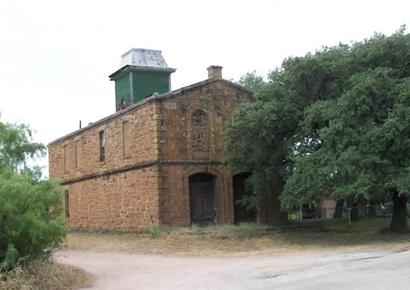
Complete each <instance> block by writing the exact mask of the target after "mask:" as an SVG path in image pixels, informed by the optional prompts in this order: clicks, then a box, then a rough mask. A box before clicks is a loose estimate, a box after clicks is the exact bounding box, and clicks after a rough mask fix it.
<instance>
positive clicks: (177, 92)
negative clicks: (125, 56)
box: [48, 79, 253, 146]
mask: <svg viewBox="0 0 410 290" xmlns="http://www.w3.org/2000/svg"><path fill="white" fill-rule="evenodd" d="M214 82H223V83H225V84H227V85H228V86H231V87H234V88H236V89H238V90H241V91H243V92H245V93H247V94H249V95H250V96H252V95H253V93H252V92H251V91H249V90H247V89H245V88H244V87H242V86H240V85H238V84H235V83H233V82H231V81H228V80H224V79H206V80H204V81H202V82H198V83H195V84H192V85H189V86H186V87H182V88H179V89H177V90H174V91H170V92H167V93H163V94H158V93H154V94H153V95H152V96H150V97H147V98H145V99H143V100H141V101H139V102H138V103H135V104H132V105H130V106H128V107H126V108H125V109H123V110H121V111H118V112H116V113H114V114H111V115H109V116H107V117H105V118H102V119H100V120H98V121H96V122H94V123H91V124H89V125H88V126H86V127H84V128H81V129H79V130H76V131H74V132H71V133H69V134H67V135H64V136H62V137H60V138H58V139H56V140H54V141H51V142H50V143H48V146H50V145H53V144H55V143H57V142H60V141H63V140H65V139H69V138H71V137H74V136H76V135H78V134H80V133H82V132H84V131H87V130H89V129H91V128H94V127H97V126H100V125H102V124H104V123H106V122H108V121H110V120H112V119H115V118H116V117H118V116H121V115H124V114H126V113H128V112H130V111H132V110H134V109H136V108H138V107H141V106H142V105H145V104H147V103H150V102H152V101H154V100H158V99H167V98H172V97H175V96H178V95H181V94H183V93H185V92H189V91H192V90H195V89H198V88H200V87H203V86H206V85H208V84H211V83H214Z"/></svg>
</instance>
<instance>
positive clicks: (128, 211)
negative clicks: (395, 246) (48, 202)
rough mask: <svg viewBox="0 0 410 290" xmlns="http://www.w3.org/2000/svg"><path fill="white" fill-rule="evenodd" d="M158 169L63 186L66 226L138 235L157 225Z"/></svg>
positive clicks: (141, 170)
mask: <svg viewBox="0 0 410 290" xmlns="http://www.w3.org/2000/svg"><path fill="white" fill-rule="evenodd" d="M158 187H159V185H158V168H157V167H150V168H146V169H139V170H132V171H128V172H124V173H120V174H113V175H110V176H102V177H98V178H94V179H89V180H84V181H81V182H76V183H72V184H69V185H66V186H65V188H66V189H67V190H68V192H69V200H70V201H69V202H70V207H69V208H70V218H69V219H68V226H69V227H70V228H75V229H90V230H116V231H125V232H127V231H142V230H146V229H147V228H149V227H150V226H151V225H152V224H158V223H159V209H158Z"/></svg>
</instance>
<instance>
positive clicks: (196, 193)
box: [189, 173, 216, 225]
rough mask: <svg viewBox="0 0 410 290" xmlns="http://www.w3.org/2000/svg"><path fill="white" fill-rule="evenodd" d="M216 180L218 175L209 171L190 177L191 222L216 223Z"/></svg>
mask: <svg viewBox="0 0 410 290" xmlns="http://www.w3.org/2000/svg"><path fill="white" fill-rule="evenodd" d="M215 180H216V177H215V176H214V175H212V174H209V173H197V174H194V175H191V176H190V177H189V205H190V212H191V224H199V225H208V224H215V223H216V202H215Z"/></svg>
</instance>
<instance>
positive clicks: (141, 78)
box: [109, 48, 175, 111]
mask: <svg viewBox="0 0 410 290" xmlns="http://www.w3.org/2000/svg"><path fill="white" fill-rule="evenodd" d="M173 72H175V69H173V68H169V67H168V65H167V63H166V62H165V59H164V58H163V57H162V53H161V51H160V50H151V49H141V48H133V49H130V50H129V51H127V52H126V53H124V54H123V55H122V57H121V64H120V69H119V70H117V71H116V72H115V73H113V74H112V75H110V76H109V78H110V80H112V81H115V108H116V110H117V111H119V110H122V109H124V108H126V107H127V106H129V105H130V104H133V103H137V102H139V101H141V100H143V99H144V98H146V97H149V96H151V95H152V94H154V93H166V92H169V91H170V90H171V73H173Z"/></svg>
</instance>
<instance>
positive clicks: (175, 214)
mask: <svg viewBox="0 0 410 290" xmlns="http://www.w3.org/2000/svg"><path fill="white" fill-rule="evenodd" d="M200 172H201V173H210V174H213V175H215V176H216V177H217V178H216V184H215V199H216V208H217V220H218V223H233V222H234V207H233V191H232V178H231V175H230V172H229V169H228V168H227V167H226V166H222V165H198V164H196V165H193V164H182V163H181V164H173V165H162V166H161V167H160V180H161V184H162V187H161V193H162V194H161V195H160V200H159V206H160V220H161V223H162V224H170V225H180V226H187V225H190V223H191V219H190V205H189V176H190V175H192V174H195V173H200Z"/></svg>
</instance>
